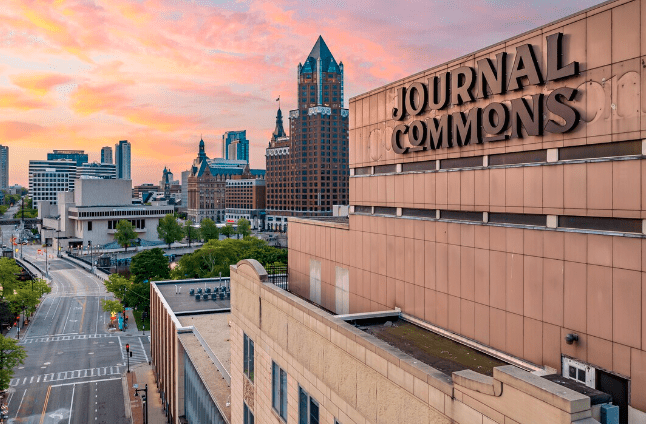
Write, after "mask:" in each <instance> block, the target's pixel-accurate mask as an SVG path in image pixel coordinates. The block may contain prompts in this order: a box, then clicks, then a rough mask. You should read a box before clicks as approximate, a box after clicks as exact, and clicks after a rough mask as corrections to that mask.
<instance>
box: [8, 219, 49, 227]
mask: <svg viewBox="0 0 646 424" xmlns="http://www.w3.org/2000/svg"><path fill="white" fill-rule="evenodd" d="M21 221H23V220H21V219H20V218H2V219H0V225H20V222H21ZM24 221H25V226H34V225H37V224H42V223H43V220H42V219H39V218H25V219H24Z"/></svg>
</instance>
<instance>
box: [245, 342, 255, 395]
mask: <svg viewBox="0 0 646 424" xmlns="http://www.w3.org/2000/svg"><path fill="white" fill-rule="evenodd" d="M253 351H254V347H253V340H251V339H250V338H249V336H247V335H246V334H245V335H244V355H243V356H244V364H243V366H244V374H245V375H246V376H247V377H249V380H251V382H252V383H253V374H254V356H253Z"/></svg>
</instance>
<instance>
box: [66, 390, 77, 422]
mask: <svg viewBox="0 0 646 424" xmlns="http://www.w3.org/2000/svg"><path fill="white" fill-rule="evenodd" d="M74 389H76V384H75V385H73V386H72V403H71V404H70V417H69V419H68V420H67V424H69V423H70V422H72V407H73V406H74Z"/></svg>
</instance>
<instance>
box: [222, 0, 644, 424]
mask: <svg viewBox="0 0 646 424" xmlns="http://www.w3.org/2000/svg"><path fill="white" fill-rule="evenodd" d="M643 10H644V9H643V5H642V3H641V2H639V1H614V2H607V3H604V4H602V5H600V6H595V7H593V8H591V9H588V10H586V11H584V12H581V13H579V14H576V15H573V16H570V17H568V18H565V19H563V20H560V21H557V22H554V23H551V24H548V25H545V26H543V27H541V28H539V29H537V30H534V31H530V32H527V33H525V34H523V35H521V36H518V37H516V38H511V39H509V40H507V41H504V42H501V43H498V44H496V45H493V46H491V47H488V48H485V49H483V50H480V51H478V52H475V53H472V54H469V55H466V56H463V57H461V58H459V59H456V60H453V61H450V62H448V63H445V64H442V65H438V66H436V67H435V68H431V69H429V70H426V71H424V72H420V73H417V74H415V75H413V76H411V77H408V78H404V79H401V80H399V81H396V82H393V83H391V84H388V85H386V86H385V87H382V88H378V89H375V90H373V91H370V92H368V93H365V94H362V95H359V96H357V97H355V98H353V99H351V101H350V140H351V141H350V159H349V160H350V170H351V177H350V209H351V210H350V216H349V219H347V220H344V219H337V220H334V221H325V220H316V219H304V218H303V219H293V220H292V219H290V224H289V235H288V239H289V268H290V269H289V276H290V282H289V283H290V289H291V290H293V291H294V293H296V294H298V295H300V296H303V297H306V298H308V299H311V300H313V301H314V302H315V303H318V304H320V305H322V306H323V307H324V308H326V309H328V310H330V311H334V312H336V313H340V314H343V313H350V314H353V313H367V312H371V311H383V310H392V309H394V308H395V307H398V308H401V310H402V313H403V314H404V315H405V316H408V317H411V320H413V321H416V322H419V323H421V324H422V325H423V326H424V327H425V328H431V329H432V331H435V332H445V333H452V334H455V335H456V337H460V338H461V339H463V340H464V343H468V344H470V345H473V346H476V348H478V349H487V350H486V351H487V352H490V354H492V355H495V356H497V357H505V356H506V357H508V358H516V359H518V361H515V360H514V361H513V362H514V363H515V364H518V366H522V367H525V368H526V369H532V367H535V366H537V367H538V368H539V369H540V370H537V371H541V372H545V373H549V372H552V373H554V374H556V377H552V378H558V379H562V380H563V381H565V383H564V384H567V385H568V386H569V387H578V389H580V390H590V391H594V390H597V391H599V392H602V393H605V394H607V395H610V396H611V397H612V402H613V403H614V404H615V405H617V406H618V407H619V415H620V422H629V423H639V422H644V421H645V420H646V372H645V370H646V322H645V321H644V317H645V316H646V297H644V294H646V286H644V282H645V281H646V262H645V261H644V258H645V257H646V256H644V252H646V238H645V231H646V230H645V229H646V221H644V218H645V217H646V214H645V206H646V202H645V200H644V199H646V162H645V161H644V156H643V154H644V152H646V144H645V143H644V141H643V136H642V133H641V132H640V131H641V128H642V126H641V125H642V124H641V123H640V122H641V121H640V119H641V118H640V117H641V116H642V114H643V107H644V106H643V104H642V103H641V102H640V101H639V100H638V99H639V98H640V97H639V93H640V91H641V89H642V88H643V82H642V81H644V76H645V75H646V69H645V68H644V67H643V66H642V62H641V61H642V59H641V57H642V54H643V52H642V50H640V48H643V44H642V43H640V41H639V40H643V39H646V26H644V25H642V23H643V22H644V21H643V19H642V18H641V16H643ZM610 40H612V42H610ZM618 40H621V41H620V42H619V41H618ZM640 46H642V47H640ZM505 65H506V66H505ZM471 77H473V80H471V79H470V78H471ZM465 81H466V83H465ZM469 81H471V82H469ZM629 81H631V82H630V83H629ZM610 86H612V90H610ZM621 99H623V100H621ZM233 289H234V290H235V286H234V288H233ZM234 300H235V298H234ZM264 310H265V308H264V305H263V312H264ZM233 315H234V316H235V313H234V314H233ZM264 322H265V321H264V319H263V326H264ZM290 334H292V331H291V329H290ZM266 344H269V345H270V344H271V343H266V342H265V341H264V339H263V345H266ZM367 350H368V349H366V352H367ZM232 358H233V357H232ZM366 359H367V357H366ZM233 360H235V358H233ZM507 361H510V359H507ZM387 362H388V376H387V377H388V378H389V379H390V374H391V373H390V368H391V364H390V361H389V360H388V361H387ZM532 364H533V365H532ZM309 369H312V368H311V366H310V368H309ZM406 376H407V375H406ZM493 377H494V381H495V380H496V379H497V377H496V374H495V373H494V375H493ZM402 381H406V379H404V380H402ZM455 382H456V379H455V377H454V378H453V383H454V384H455ZM378 384H379V383H378ZM577 385H578V386H577ZM581 385H582V386H584V387H583V388H581ZM533 386H534V387H535V386H536V385H533ZM293 387H296V384H294V385H293ZM505 387H506V386H505V385H504V383H503V388H502V393H503V398H501V400H496V399H494V398H493V397H491V396H489V397H487V396H482V395H481V394H475V392H474V391H473V390H471V391H463V390H461V389H460V392H461V393H462V394H463V395H460V396H463V401H464V398H466V397H467V394H468V398H469V399H470V400H473V399H477V400H478V402H479V403H473V402H472V403H471V406H470V407H469V409H470V410H472V412H473V413H474V414H476V411H479V412H478V413H483V414H485V415H486V412H485V411H484V407H483V406H482V405H484V406H490V407H492V408H493V409H494V410H496V411H497V412H499V413H503V410H502V409H499V408H497V407H495V406H494V405H499V406H500V408H503V406H504V405H502V404H501V402H503V400H502V399H504V398H505V396H506V395H505V391H506V390H507V389H506V388H505ZM454 390H455V391H454V393H456V391H457V390H458V388H457V386H455V385H454ZM416 391H417V389H415V392H416ZM411 393H413V392H412V391H411ZM525 393H527V392H525ZM537 393H538V392H537ZM629 393H630V395H629ZM557 397H558V396H557ZM232 398H233V399H236V396H232ZM344 399H345V400H346V401H348V399H349V398H347V397H345V398H344ZM445 399H446V402H445V404H444V405H445V410H444V412H445V413H448V412H449V411H452V412H454V413H455V411H456V410H455V409H450V408H449V405H450V404H451V403H450V402H449V399H448V398H445ZM357 402H358V397H357ZM452 402H454V401H452ZM321 404H323V402H321ZM527 405H529V404H523V408H522V409H523V410H529V408H528V407H527ZM357 408H358V403H357ZM236 409H238V410H241V409H242V407H241V405H238V406H237V407H236V406H235V405H234V411H235V410H236ZM440 412H441V411H440ZM521 412H522V411H521V410H520V409H519V410H518V414H521ZM505 414H506V413H503V415H505ZM510 414H511V412H510ZM362 416H364V417H366V420H368V418H367V415H365V413H364V414H362ZM507 416H509V417H510V418H511V419H513V420H514V421H516V422H556V420H555V419H554V420H550V419H548V418H547V416H545V415H543V414H542V413H538V412H535V418H534V420H532V419H531V418H529V417H528V418H525V419H524V421H521V419H519V418H516V417H514V416H513V414H511V415H507ZM449 417H450V418H452V419H456V418H455V417H452V416H449ZM489 417H491V416H490V415H489ZM518 417H520V415H518ZM581 418H583V417H581ZM571 419H572V421H574V420H575V418H574V417H571ZM369 421H371V422H374V420H372V419H371V420H369ZM458 421H459V420H458ZM400 422H402V421H400ZM567 422H570V421H567Z"/></svg>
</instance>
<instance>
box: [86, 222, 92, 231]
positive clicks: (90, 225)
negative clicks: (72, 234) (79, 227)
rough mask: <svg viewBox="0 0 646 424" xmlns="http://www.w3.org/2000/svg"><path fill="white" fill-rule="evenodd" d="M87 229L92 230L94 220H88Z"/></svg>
mask: <svg viewBox="0 0 646 424" xmlns="http://www.w3.org/2000/svg"><path fill="white" fill-rule="evenodd" d="M87 230H88V231H92V221H88V222H87Z"/></svg>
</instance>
